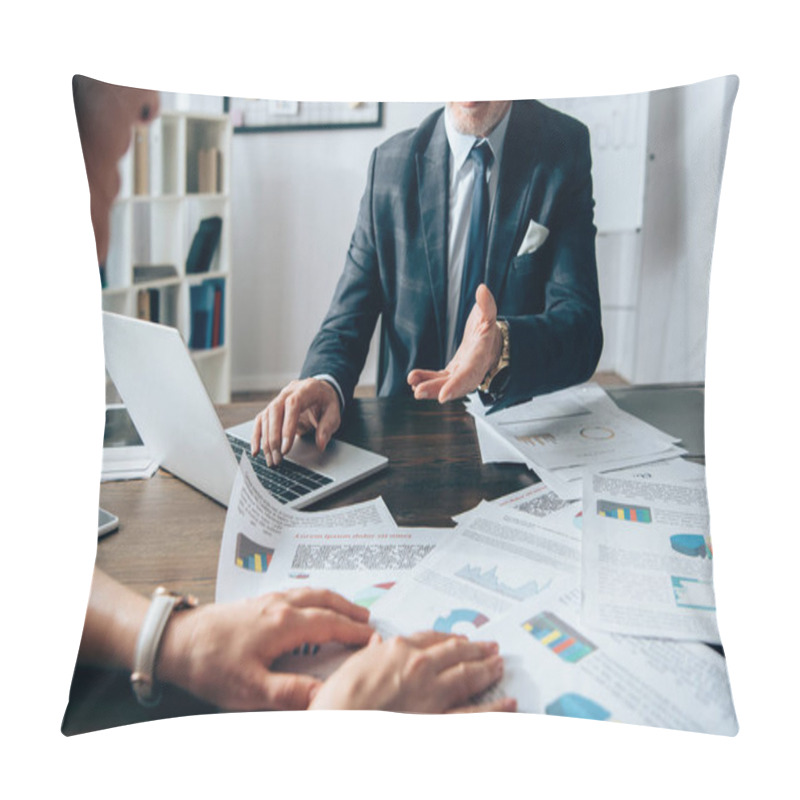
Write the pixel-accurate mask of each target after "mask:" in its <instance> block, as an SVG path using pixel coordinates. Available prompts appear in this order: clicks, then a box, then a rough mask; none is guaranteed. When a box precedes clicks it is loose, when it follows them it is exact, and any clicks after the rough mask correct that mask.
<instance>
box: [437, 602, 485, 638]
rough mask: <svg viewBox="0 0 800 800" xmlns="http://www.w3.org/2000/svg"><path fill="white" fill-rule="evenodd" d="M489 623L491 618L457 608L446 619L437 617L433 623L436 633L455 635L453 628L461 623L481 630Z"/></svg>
mask: <svg viewBox="0 0 800 800" xmlns="http://www.w3.org/2000/svg"><path fill="white" fill-rule="evenodd" d="M488 621H489V617H487V616H485V615H484V614H481V613H480V611H475V610H474V609H471V608H456V609H454V610H453V611H451V612H450V614H449V615H448V616H446V617H437V618H436V622H434V623H433V629H434V630H435V631H441V632H442V633H453V628H454V627H455V626H456V625H459V624H460V623H466V624H468V625H471V626H472V627H473V628H480V627H481V625H485V624H486V623H487V622H488Z"/></svg>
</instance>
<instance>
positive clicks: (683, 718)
mask: <svg viewBox="0 0 800 800" xmlns="http://www.w3.org/2000/svg"><path fill="white" fill-rule="evenodd" d="M579 610H580V589H579V587H578V586H577V584H576V583H573V586H571V587H569V588H568V589H566V590H563V591H553V590H549V591H547V592H546V593H543V594H541V595H539V596H538V597H536V598H533V599H531V600H530V601H528V602H526V603H524V604H520V605H519V606H517V607H516V608H514V609H513V610H512V611H510V612H509V613H508V614H506V615H505V616H504V617H503V618H502V619H501V620H498V621H497V622H493V623H490V624H488V625H486V627H485V628H484V629H483V630H482V631H481V632H482V633H484V634H485V636H486V637H487V638H488V639H491V640H494V641H497V642H498V643H499V645H500V652H501V654H502V655H503V659H504V663H505V671H504V674H503V678H502V679H501V683H500V685H499V686H498V687H496V688H495V689H494V690H493V692H492V696H497V695H500V696H502V695H506V696H509V697H514V698H516V700H517V704H518V709H519V711H526V712H533V713H538V714H549V715H554V716H562V717H577V718H581V719H591V720H607V721H610V722H626V723H634V724H639V725H654V726H658V727H663V728H676V729H680V730H687V731H698V732H703V733H714V734H723V735H728V736H733V735H735V734H736V732H737V730H738V723H737V721H736V715H735V712H734V708H733V700H732V697H731V690H730V683H729V680H728V671H727V666H726V663H725V658H724V657H723V656H721V655H720V654H719V653H717V652H715V651H714V650H712V649H711V648H710V647H707V646H706V645H704V644H699V643H696V642H679V641H672V640H669V639H651V638H644V637H638V636H622V635H619V634H610V633H604V632H601V631H597V630H593V629H589V628H587V627H585V625H584V624H583V623H582V622H581V621H580V614H579ZM481 699H484V698H481Z"/></svg>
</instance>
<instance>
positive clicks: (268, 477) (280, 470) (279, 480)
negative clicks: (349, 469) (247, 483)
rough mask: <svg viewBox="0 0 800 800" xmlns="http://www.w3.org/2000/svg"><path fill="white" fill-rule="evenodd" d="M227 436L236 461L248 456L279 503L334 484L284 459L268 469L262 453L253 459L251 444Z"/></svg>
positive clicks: (262, 482) (326, 478)
mask: <svg viewBox="0 0 800 800" xmlns="http://www.w3.org/2000/svg"><path fill="white" fill-rule="evenodd" d="M226 435H227V437H228V441H229V442H230V443H231V447H232V448H233V452H234V454H235V455H236V460H237V461H239V460H240V459H241V457H242V454H244V455H246V456H247V458H248V460H249V461H250V464H251V466H252V467H253V471H254V472H255V473H256V475H257V476H258V479H259V480H260V481H261V484H262V486H264V488H265V489H266V490H267V491H268V492H269V493H270V494H271V495H272V496H273V497H274V498H275V499H276V500H277V501H278V502H279V503H289V502H291V501H292V500H295V499H296V498H298V497H302V496H303V495H305V494H308V493H309V492H313V491H314V490H315V489H319V488H320V487H321V486H326V485H327V484H329V483H333V478H329V477H328V476H327V475H323V474H322V473H320V472H314V471H313V470H310V469H308V468H307V467H303V466H301V465H300V464H295V463H294V462H293V461H287V460H286V459H283V460H282V461H281V463H280V464H278V466H277V467H268V466H267V462H266V461H265V460H264V454H263V453H262V452H259V453H258V455H257V456H256V457H255V458H253V456H252V455H250V446H249V444H247V443H246V442H243V441H242V440H241V439H237V438H235V437H234V436H231V435H230V434H226Z"/></svg>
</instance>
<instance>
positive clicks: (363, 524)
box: [216, 459, 430, 602]
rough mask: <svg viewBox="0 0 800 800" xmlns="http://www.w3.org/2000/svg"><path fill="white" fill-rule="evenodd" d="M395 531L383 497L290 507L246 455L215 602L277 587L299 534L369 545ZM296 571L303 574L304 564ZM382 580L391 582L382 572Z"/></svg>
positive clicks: (228, 520) (229, 516)
mask: <svg viewBox="0 0 800 800" xmlns="http://www.w3.org/2000/svg"><path fill="white" fill-rule="evenodd" d="M396 531H397V526H396V525H395V522H394V519H393V518H392V515H391V514H390V513H389V509H388V508H386V504H385V503H384V502H383V500H381V499H380V498H378V499H376V500H371V501H369V502H367V503H359V504H357V505H353V506H348V507H346V508H339V509H332V510H330V511H296V510H295V509H291V508H286V507H285V506H282V505H281V504H280V503H278V502H277V501H276V500H275V499H274V498H273V497H272V495H270V494H269V492H267V491H266V489H264V487H263V486H262V485H261V483H260V482H259V480H258V478H256V476H255V474H254V473H253V468H252V467H251V466H250V463H249V462H248V460H247V459H242V461H241V463H240V465H239V471H238V473H237V475H236V479H235V481H234V485H233V490H232V491H231V498H230V502H229V504H228V513H227V515H226V517H225V527H224V529H223V533H222V543H221V545H220V555H219V562H218V565H217V591H216V599H217V602H229V601H232V600H239V599H242V598H244V597H255V596H257V595H259V594H262V593H263V592H265V591H270V590H272V589H274V588H276V587H278V586H279V585H280V584H281V581H282V580H283V579H285V577H286V574H287V572H288V569H287V567H286V558H287V557H289V551H291V550H292V549H293V548H292V544H293V543H294V542H296V540H297V537H298V536H300V535H303V534H305V535H307V536H309V537H322V540H324V539H325V537H329V540H330V541H333V540H334V538H333V537H334V536H336V535H345V534H346V536H347V537H350V539H351V541H352V540H353V539H357V540H358V541H360V542H362V543H366V542H368V541H371V540H374V537H380V536H390V535H391V534H393V533H395V532H396ZM359 536H360V537H362V538H361V539H358V537H359ZM429 538H430V537H429ZM308 541H309V542H311V541H312V539H309V540H308ZM313 541H317V539H313ZM421 544H423V545H424V544H425V542H422V543H421ZM354 557H355V556H354ZM296 571H297V572H298V573H299V574H301V573H302V572H303V571H304V567H303V566H300V567H298V569H297V570H296ZM373 578H374V579H375V582H378V578H377V577H376V576H372V575H367V574H365V573H362V574H361V575H360V578H359V580H360V581H361V582H362V584H363V582H364V581H367V580H372V579H373ZM380 579H381V580H388V578H384V577H383V573H381V576H380Z"/></svg>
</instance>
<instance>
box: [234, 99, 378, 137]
mask: <svg viewBox="0 0 800 800" xmlns="http://www.w3.org/2000/svg"><path fill="white" fill-rule="evenodd" d="M224 110H225V111H226V112H227V113H228V114H230V116H231V121H232V123H233V132H234V133H265V132H275V131H308V130H326V129H335V128H379V127H380V126H381V125H382V124H383V103H367V102H344V103H329V102H322V103H306V102H302V103H301V102H297V101H288V100H251V99H244V98H239V97H226V98H225V99H224Z"/></svg>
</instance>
